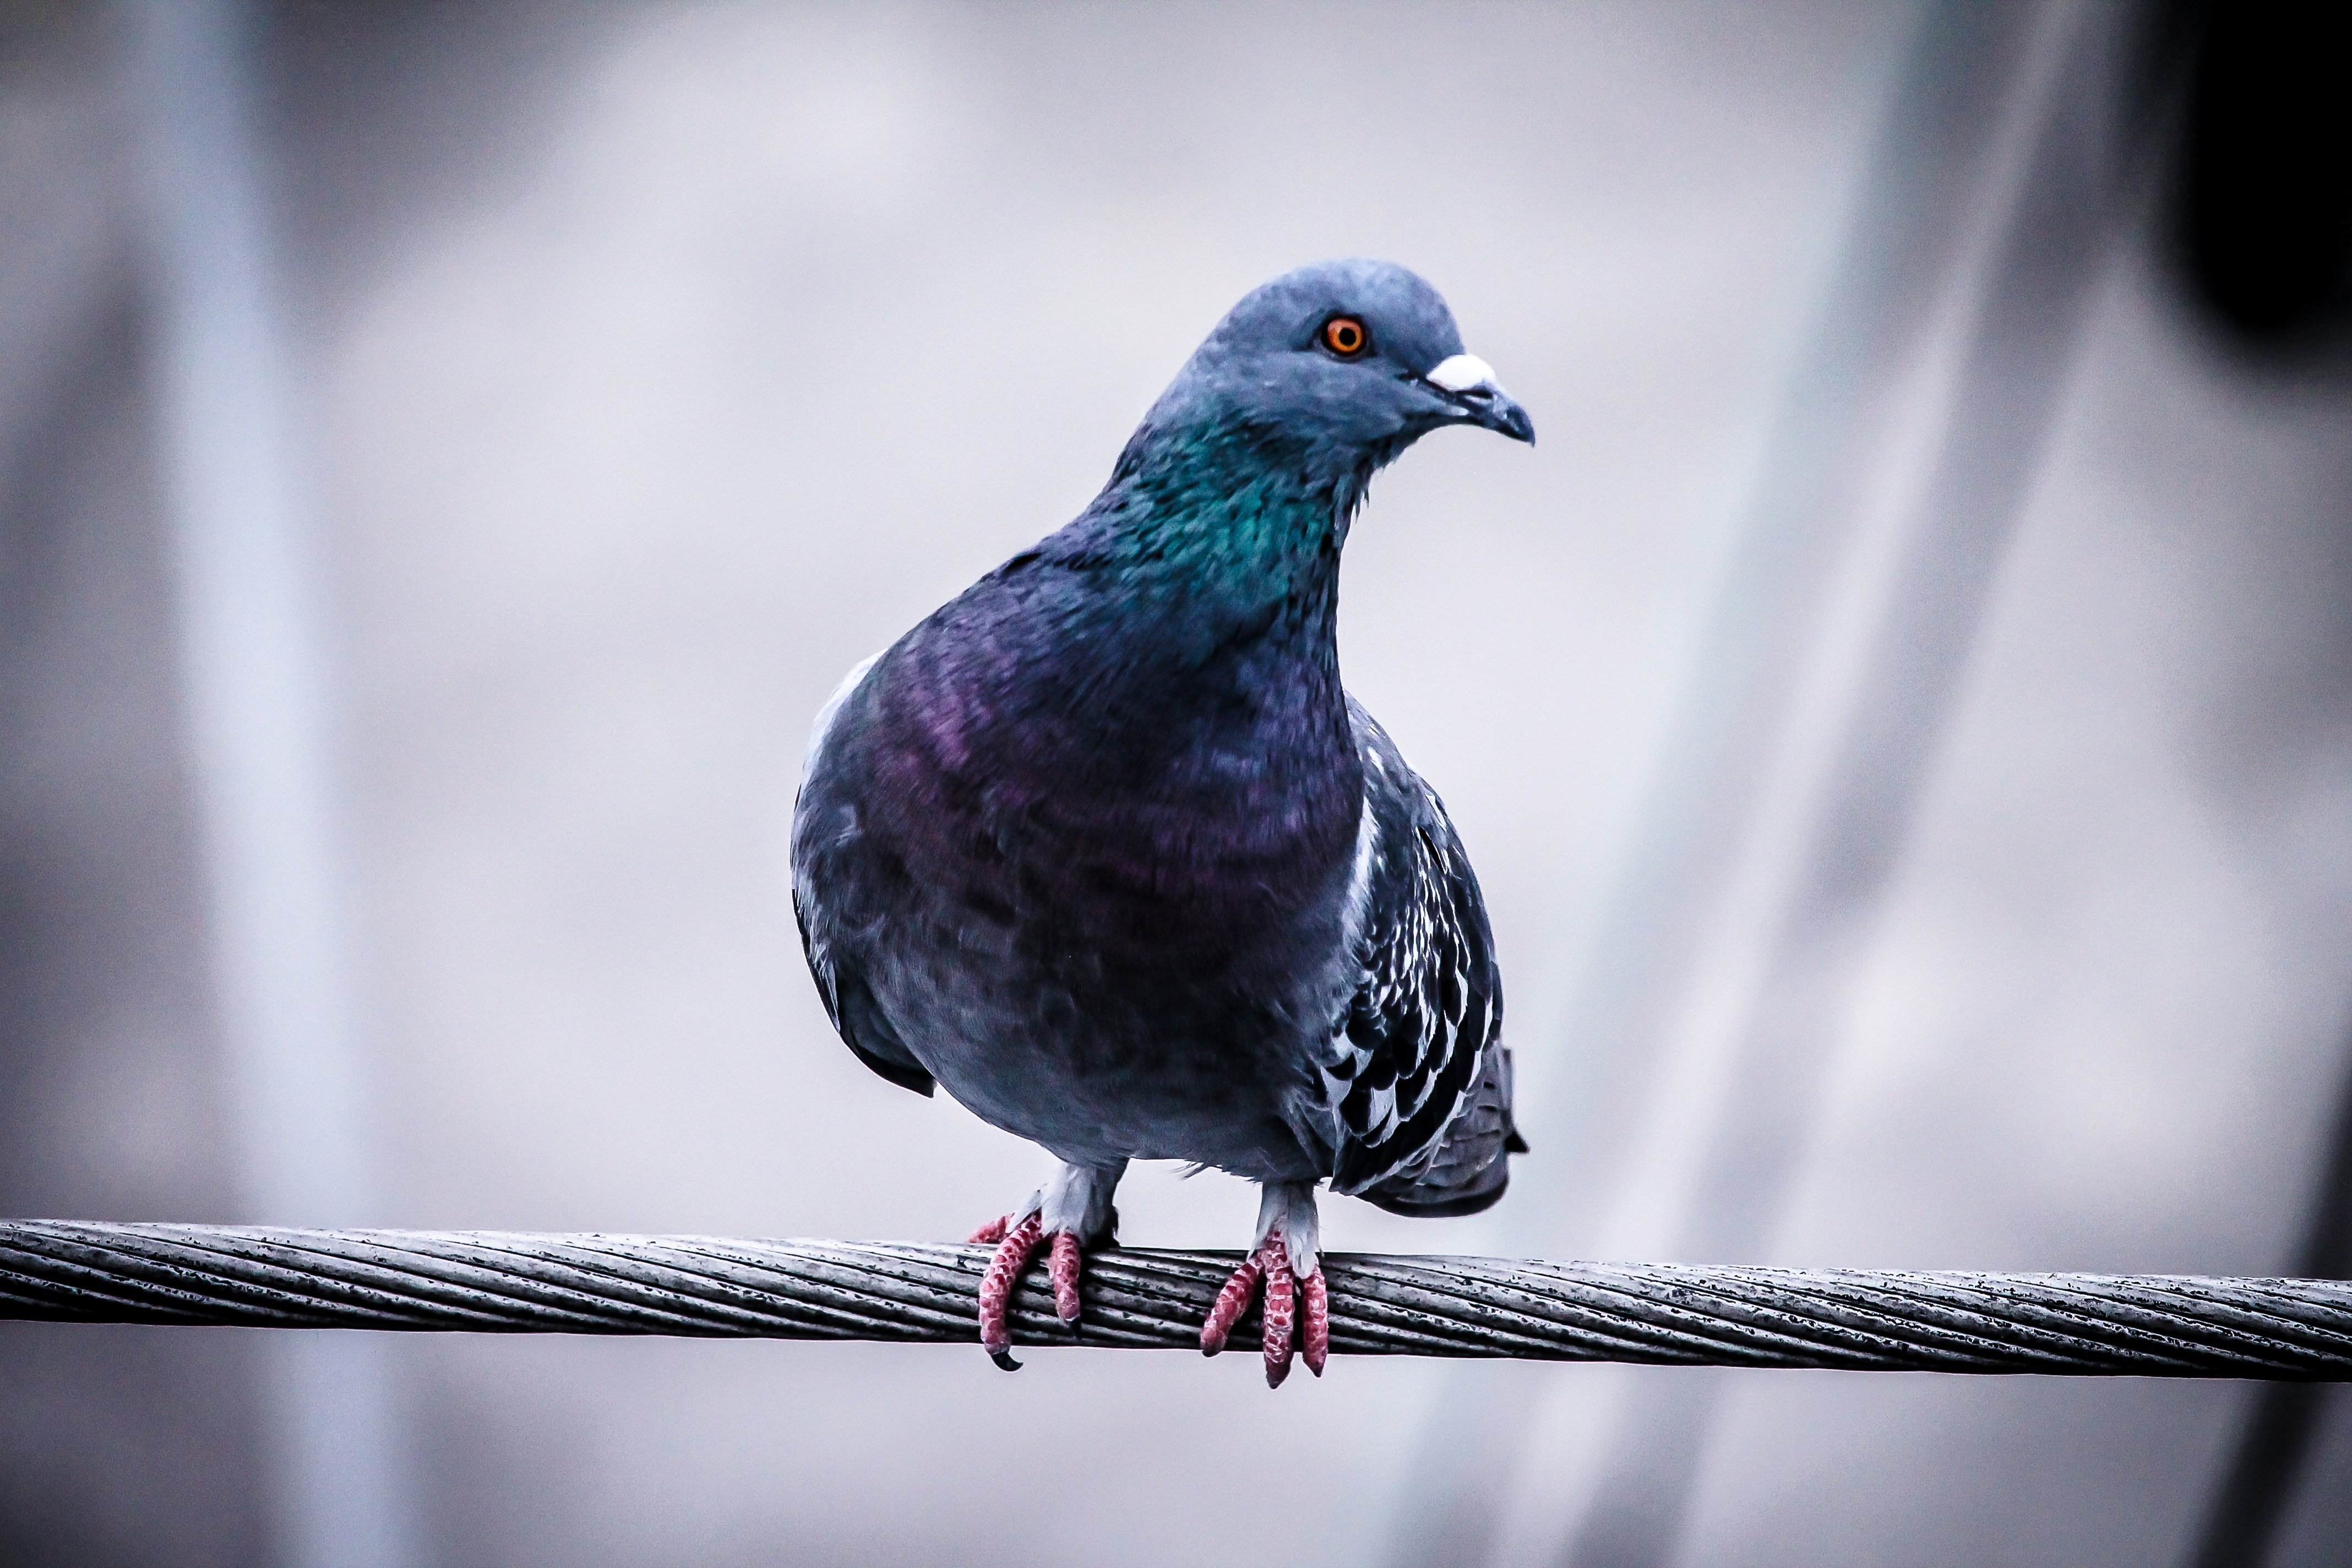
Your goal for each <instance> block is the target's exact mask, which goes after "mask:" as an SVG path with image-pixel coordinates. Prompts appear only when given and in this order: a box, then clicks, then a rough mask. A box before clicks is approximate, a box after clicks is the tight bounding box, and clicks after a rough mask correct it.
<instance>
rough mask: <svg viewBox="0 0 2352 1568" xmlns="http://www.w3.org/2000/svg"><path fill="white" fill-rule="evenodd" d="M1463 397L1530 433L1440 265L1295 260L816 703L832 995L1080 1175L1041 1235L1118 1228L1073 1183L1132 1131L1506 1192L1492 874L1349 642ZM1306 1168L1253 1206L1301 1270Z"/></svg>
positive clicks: (911, 1077) (1130, 1149)
mask: <svg viewBox="0 0 2352 1568" xmlns="http://www.w3.org/2000/svg"><path fill="white" fill-rule="evenodd" d="M1349 323H1353V326H1352V328H1350V327H1349V325H1348V324H1349ZM1453 424H1474V425H1479V426H1485V427H1487V428H1491V429H1496V430H1499V431H1502V432H1503V433H1505V434H1507V435H1510V436H1513V437H1517V438H1519V439H1523V440H1532V438H1533V437H1532V429H1531V427H1530V426H1529V425H1528V420H1527V416H1526V415H1525V414H1524V413H1523V412H1522V411H1520V409H1519V408H1518V406H1517V404H1515V403H1513V402H1511V400H1510V399H1509V398H1508V397H1507V396H1506V395H1504V394H1503V393H1502V392H1501V389H1500V388H1499V387H1497V386H1496V385H1495V384H1494V382H1493V380H1492V379H1491V376H1489V375H1488V374H1486V372H1485V367H1484V365H1483V364H1482V363H1478V362H1475V361H1474V360H1471V359H1470V358H1469V357H1468V356H1467V355H1465V354H1464V353H1463V351H1462V345H1461V339H1460V336H1459V334H1458V332H1457V331H1455V329H1454V321H1453V318H1452V315H1451V313H1450V312H1449V311H1448V310H1446V308H1445V305H1444V301H1443V300H1440V299H1439V298H1438V296H1437V295H1436V293H1435V291H1434V290H1433V289H1430V288H1429V286H1428V285H1427V284H1426V283H1423V281H1422V280H1421V279H1418V278H1415V277H1413V276H1412V274H1411V273H1409V272H1406V271H1404V270H1403V269H1402V268H1394V267H1391V266H1388V265H1386V264H1383V263H1375V262H1343V263H1332V264H1327V265H1325V266H1323V267H1319V268H1304V269H1302V270H1301V271H1299V272H1297V273H1293V274H1290V275H1288V276H1287V277H1286V278H1283V279H1277V280H1276V282H1274V283H1272V284H1269V285H1267V286H1266V287H1265V288H1264V289H1259V290H1258V291H1256V292H1255V293H1254V294H1252V295H1251V296H1250V297H1249V298H1248V299H1246V300H1244V301H1243V302H1242V303H1241V304H1240V305H1239V306H1236V307H1235V309H1234V311H1233V312H1232V313H1231V314H1230V315H1229V316H1228V317H1227V318H1226V319H1225V321H1223V322H1222V323H1220V325H1219V327H1218V328H1217V330H1216V331H1214V332H1213V333H1212V334H1211V336H1210V338H1209V340H1208V342H1205V343H1204V344H1203V345H1202V349H1201V350H1200V352H1199V353H1196V354H1195V355H1194V357H1193V359H1192V362H1191V363H1189V364H1188V365H1187V366H1186V367H1185V370H1184V372H1183V373H1182V374H1180V375H1179V377H1178V378H1177V380H1176V382H1175V384H1172V385H1171V387H1170V389H1169V391H1168V393H1167V394H1166V395H1164V396H1163V397H1162V398H1161V399H1160V402H1159V403H1158V404H1157V405H1155V406H1154V408H1153V409H1152V411H1151V413H1150V416H1147V417H1146V419H1145V421H1144V424H1143V426H1141V427H1140V428H1139V430H1138V431H1137V433H1136V436H1135V437H1134V438H1133V439H1132V440H1131V441H1130V442H1129V446H1128V447H1127V450H1126V451H1125V452H1124V453H1122V454H1121V457H1120V459H1119V462H1118V468H1117V469H1116V470H1115V471H1114V473H1113V476H1112V479H1111V481H1110V483H1109V484H1108V486H1107V487H1106V488H1105V489H1104V491H1103V492H1102V494H1101V495H1100V496H1099V497H1097V500H1095V502H1094V503H1093V504H1092V505H1090V506H1089V507H1088V508H1087V510H1086V511H1085V512H1084V513H1082V514H1081V515H1080V517H1079V518H1078V520H1077V521H1075V522H1073V523H1072V524H1070V525H1069V526H1068V527H1067V528H1066V529H1064V530H1062V531H1059V532H1057V533H1055V534H1054V535H1052V536H1050V537H1048V538H1047V539H1045V540H1044V541H1042V542H1040V543H1039V544H1038V545H1037V546H1036V547H1035V548H1034V549H1032V550H1029V551H1025V552H1022V553H1021V554H1020V555H1017V556H1015V557H1014V558H1013V560H1011V561H1009V562H1007V563H1005V564H1004V565H1003V566H1001V567H999V568H998V569H997V570H996V571H994V572H992V573H990V574H988V575H987V576H985V577H983V578H982V580H981V581H980V582H979V583H977V584H973V586H972V587H971V589H970V590H968V591H967V592H966V593H965V594H963V595H961V596H959V597H958V598H957V599H956V600H954V601H952V602H951V603H950V604H949V605H945V606H943V607H942V608H941V609H940V611H938V612H937V613H936V614H934V615H933V616H929V617H928V618H927V619H926V620H925V621H923V622H922V623H921V624H920V625H919V626H916V627H915V628H914V629H913V630H912V631H910V632H909V633H908V635H907V636H906V637H903V638H901V639H900V640H899V641H898V643H896V644H894V645H893V646H892V647H890V648H888V649H887V650H886V651H885V652H884V653H883V654H881V655H879V656H877V658H876V659H873V660H869V661H868V662H867V664H866V665H865V666H861V667H860V668H858V669H857V670H856V671H854V672H853V673H852V675H851V677H850V679H848V680H847V681H845V683H844V685H843V688H842V689H841V691H840V692H839V693H837V694H836V696H835V700H834V701H833V702H832V703H831V704H829V705H828V707H827V709H826V710H825V712H824V715H823V716H821V717H820V719H819V721H818V724H817V726H816V730H815V732H814V736H813V739H812V745H811V750H810V756H809V763H808V766H807V769H806V772H805V773H804V776H803V787H802V791H801V795H800V797H799V800H798V803H797V805H796V810H795V816H794V822H793V900H794V906H795V910H796V911H797V913H798V916H799V920H800V926H801V933H802V938H803V943H804V945H805V948H806V952H807V957H808V962H809V966H810V969H811V972H812V973H813V974H814V976H815V979H816V983H817V986H818V990H819V992H820V993H821V994H822V995H823V996H824V1003H825V1005H826V1008H827V1011H828V1013H829V1015H830V1016H831V1017H832V1020H833V1023H834V1025H835V1028H836V1029H838V1030H839V1032H840V1033H841V1036H842V1037H843V1039H844V1040H845V1041H846V1042H847V1043H848V1045H849V1046H850V1047H851V1049H853V1050H854V1051H856V1053H857V1055H858V1056H859V1057H860V1058H861V1059H863V1060H864V1061H865V1062H866V1064H867V1065H868V1066H869V1067H871V1068H874V1070H875V1071H877V1073H879V1074H881V1075H882V1076H883V1077H885V1078H887V1079H890V1080H892V1081H893V1082H896V1083H898V1084H902V1085H904V1086H906V1087H908V1088H910V1089H917V1090H919V1091H920V1092H923V1093H927V1094H928V1093H929V1092H930V1091H931V1089H932V1087H933V1085H934V1083H935V1082H936V1083H939V1084H943V1085H945V1086H946V1087H947V1089H949V1091H950V1093H951V1094H952V1095H954V1097H955V1098H956V1099H957V1100H960V1101H961V1102H962V1103H963V1104H965V1105H966V1106H968V1107H969V1108H971V1110H974V1111H975V1112H977V1113H978V1114H979V1115H981V1116H982V1117H983V1118H984V1119H986V1120H988V1121H992V1122H993V1123H995V1124H996V1125H998V1126H1000V1127H1003V1128H1004V1129H1006V1130H1008V1131H1013V1132H1015V1133H1017V1134H1019V1135H1021V1136H1023V1137H1026V1138H1029V1139H1032V1140H1034V1141H1035V1142H1039V1143H1041V1144H1043V1145H1044V1146H1045V1147H1046V1148H1047V1149H1049V1150H1051V1151H1052V1152H1054V1153H1055V1154H1056V1155H1057V1156H1059V1157H1060V1158H1061V1159H1062V1160H1064V1161H1065V1162H1067V1163H1068V1165H1069V1166H1070V1167H1071V1168H1072V1169H1073V1172H1074V1173H1078V1174H1083V1173H1092V1174H1091V1175H1090V1176H1087V1177H1086V1179H1085V1180H1078V1179H1077V1174H1074V1175H1073V1177H1072V1178H1071V1184H1066V1185H1068V1187H1069V1191H1070V1192H1071V1193H1073V1194H1076V1195H1073V1196H1070V1197H1068V1198H1067V1199H1066V1201H1065V1200H1063V1199H1059V1198H1055V1196H1054V1195H1053V1193H1052V1192H1049V1193H1047V1194H1041V1197H1040V1198H1039V1199H1036V1200H1033V1205H1032V1212H1034V1210H1035V1209H1036V1208H1037V1207H1038V1206H1039V1205H1043V1207H1044V1210H1045V1220H1046V1221H1047V1222H1048V1223H1047V1226H1046V1228H1047V1229H1048V1231H1051V1230H1052V1229H1053V1228H1054V1226H1055V1225H1057V1224H1058V1225H1061V1226H1064V1228H1068V1229H1071V1230H1072V1231H1073V1232H1075V1233H1078V1234H1081V1235H1082V1236H1083V1237H1084V1239H1087V1240H1089V1241H1091V1240H1096V1239H1099V1236H1098V1235H1097V1234H1087V1231H1090V1230H1097V1229H1098V1225H1097V1222H1096V1221H1095V1220H1093V1219H1081V1218H1079V1217H1077V1216H1078V1214H1079V1212H1080V1210H1081V1209H1083V1210H1084V1212H1085V1214H1086V1215H1096V1214H1097V1213H1099V1214H1101V1215H1108V1212H1109V1211H1108V1193H1109V1190H1110V1187H1111V1186H1112V1185H1113V1184H1115V1183H1116V1181H1117V1179H1118V1171H1120V1170H1121V1169H1123V1168H1124V1165H1125V1163H1126V1162H1127V1161H1128V1160H1129V1159H1179V1160H1186V1161H1192V1162H1196V1163H1202V1164H1207V1165H1213V1166H1218V1167H1221V1168H1223V1169H1225V1170H1229V1171H1232V1172H1234V1173H1236V1174H1239V1175H1243V1176H1244V1177H1247V1178H1250V1179H1252V1180H1255V1181H1258V1182H1262V1183H1266V1184H1270V1191H1271V1190H1272V1188H1273V1187H1274V1186H1280V1187H1281V1188H1282V1189H1283V1190H1284V1191H1285V1192H1289V1193H1304V1192H1306V1191H1307V1188H1309V1187H1311V1185H1312V1184H1315V1183H1317V1182H1319V1181H1322V1180H1326V1179H1328V1180H1329V1181H1330V1182H1331V1183H1332V1184H1333V1185H1334V1187H1335V1188H1336V1189H1337V1190H1339V1191H1341V1192H1346V1193H1352V1194H1358V1195H1360V1196H1363V1197H1365V1198H1367V1199H1369V1200H1370V1201H1371V1202H1373V1203H1376V1204H1379V1205H1382V1206H1384V1207H1388V1208H1391V1209H1394V1210H1396V1211H1398V1212H1400V1213H1406V1214H1419V1215H1446V1214H1457V1213H1467V1212H1472V1211H1475V1210H1476V1209H1479V1208H1483V1207H1485V1206H1486V1205H1488V1204H1490V1203H1492V1202H1494V1201H1495V1199H1496V1197H1498V1196H1499V1195H1500V1194H1501V1193H1502V1191H1503V1188H1504V1186H1505V1184H1506V1183H1507V1179H1508V1164H1507V1155H1508V1153H1509V1152H1512V1151H1515V1150H1517V1149H1521V1148H1523V1147H1524V1145H1522V1144H1520V1143H1519V1142H1518V1141H1517V1135H1516V1133H1515V1132H1514V1131H1513V1128H1512V1123H1511V1113H1510V1099H1511V1070H1510V1058H1509V1055H1508V1052H1507V1050H1506V1048H1505V1047H1504V1046H1503V1044H1502V1037H1501V1028H1502V992H1501V984H1500V978H1499V974H1498V973H1497V970H1496V963H1495V959H1494V952H1493V939H1492V934H1491V932H1490V931H1489V929H1488V924H1487V919H1486V909H1485V906H1484V903H1483V901H1482V900H1481V898H1480V895H1479V891H1478V886H1477V881H1476V879H1475V877H1474V876H1473V875H1472V873H1471V870H1470V866H1469V861H1468V858H1467V857H1466V856H1465V853H1464V850H1463V847H1462V844H1461V841H1460V839H1459V838H1458V837H1457V836H1456V835H1455V833H1454V826H1453V824H1452V823H1451V822H1450V821H1449V820H1448V818H1447V816H1446V814H1445V810H1444V805H1442V804H1441V803H1440V802H1439V800H1438V798H1437V796H1436V795H1435V794H1434V793H1433V791H1431V790H1430V788H1429V787H1428V785H1427V784H1424V783H1423V781H1422V780H1421V779H1420V777H1419V776H1418V775H1417V774H1415V773H1413V772H1412V769H1411V768H1410V767H1408V766H1407V765H1406V764H1405V762H1404V759H1403V758H1402V755H1401V754H1400V753H1399V752H1398V751H1397V749H1396V747H1395V746H1394V745H1393V743H1391V741H1390V740H1389V738H1388V736H1387V735H1386V734H1385V733H1384V732H1383V731H1381V728H1380V726H1379V725H1378V724H1377V723H1375V722H1374V721H1372V719H1371V718H1370V715H1369V714H1368V713H1366V712H1365V711H1364V710H1363V709H1362V708H1361V707H1360V705H1358V704H1356V703H1355V702H1354V701H1353V700H1352V699H1350V698H1349V697H1348V696H1347V694H1346V693H1345V691H1344V690H1343V689H1342V688H1341V686H1340V683H1339V671H1338V651H1337V642H1336V626H1337V605H1338V598H1337V595H1338V573H1339V554H1340V547H1341V545H1342V544H1343V543H1344V542H1345V539H1346V536H1347V531H1348V529H1349V525H1350V523H1351V521H1352V520H1353V517H1354V514H1355V511H1356V509H1357V507H1358V505H1359V504H1360V501H1361V500H1362V498H1363V494H1364V489H1365V486H1366V485H1367V483H1368V482H1369V480H1370V477H1371V475H1372V473H1373V472H1374V471H1376V470H1377V469H1378V468H1380V467H1381V465H1382V464H1384V463H1386V462H1388V461H1390V460H1391V459H1392V458H1394V457H1396V456H1397V455H1398V454H1399V453H1400V452H1402V450H1403V449H1404V448H1405V447H1407V446H1409V445H1410V444H1411V443H1412V441H1413V440H1414V439H1417V438H1418V437H1420V436H1421V435H1423V434H1424V433H1426V432H1427V431H1428V430H1431V429H1434V428H1437V427H1440V426H1444V425H1453ZM1060 1190H1061V1189H1059V1188H1056V1189H1054V1191H1060ZM1272 1201H1273V1200H1272V1199H1271V1198H1270V1200H1269V1202H1270V1203H1272ZM1284 1202H1286V1203H1289V1202H1291V1200H1290V1199H1287V1198H1286V1199H1285V1200H1284ZM1304 1202H1305V1203H1306V1205H1307V1206H1306V1208H1305V1210H1304V1211H1300V1210H1298V1209H1297V1205H1296V1203H1292V1206H1291V1207H1290V1208H1289V1209H1282V1208H1281V1206H1280V1205H1275V1208H1274V1209H1271V1210H1270V1211H1269V1212H1270V1213H1274V1214H1276V1216H1277V1220H1278V1217H1279V1215H1280V1214H1284V1213H1287V1214H1291V1215H1293V1217H1292V1219H1291V1220H1290V1222H1289V1224H1290V1228H1291V1230H1292V1231H1293V1233H1294V1243H1295V1245H1294V1251H1298V1252H1303V1255H1304V1258H1305V1268H1303V1269H1302V1275H1303V1274H1304V1272H1305V1269H1309V1268H1311V1267H1312V1258H1313V1248H1314V1240H1313V1237H1312V1234H1311V1233H1312V1218H1311V1214H1312V1203H1311V1193H1308V1194H1307V1196H1306V1198H1305V1199H1304ZM1060 1210H1066V1211H1067V1212H1066V1213H1060V1214H1059V1217H1057V1213H1058V1211H1060ZM1272 1223H1276V1221H1262V1227H1261V1228H1262V1230H1263V1229H1264V1228H1265V1226H1266V1225H1267V1224H1272Z"/></svg>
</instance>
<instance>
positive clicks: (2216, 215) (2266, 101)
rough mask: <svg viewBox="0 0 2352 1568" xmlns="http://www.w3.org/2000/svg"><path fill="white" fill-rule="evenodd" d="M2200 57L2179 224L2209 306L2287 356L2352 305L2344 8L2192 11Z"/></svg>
mask: <svg viewBox="0 0 2352 1568" xmlns="http://www.w3.org/2000/svg"><path fill="white" fill-rule="evenodd" d="M2178 36H2179V38H2180V39H2181V40H2182V41H2183V42H2184V43H2186V44H2187V45H2188V47H2189V48H2191V49H2192V50H2193V51H2194V54H2193V57H2192V61H2191V64H2190V67H2189V101H2188V105H2187V112H2186V113H2185V114H2184V115H2183V117H2182V121H2181V137H2182V140H2181V145H2180V152H2179V159H2180V166H2179V172H2178V174H2179V190H2178V195H2177V201H2178V221H2179V225H2180V242H2181V247H2182V252H2183V257H2184V259H2185V260H2186V262H2187V265H2188V270H2189V278H2190V280H2191V283H2192V285H2193V288H2194V289H2195V292H2196V295H2197V297H2198V299H2199V300H2200V302H2201V303H2202V304H2203V305H2204V306H2205V307H2206V309H2208V310H2210V311H2211V312H2212V313H2213V314H2214V315H2215V316H2216V317H2218V318H2219V319H2220V320H2221V321H2222V322H2224V323H2226V324H2227V325H2228V326H2229V327H2230V328H2231V329H2232V330H2233V331H2236V332H2238V333H2241V334H2242V335H2243V336H2244V337H2245V338H2247V339H2249V340H2251V341H2252V342H2256V343H2258V344H2262V345H2265V346H2273V347H2279V346H2285V345H2287V344H2290V343H2293V342H2299V341H2302V340H2305V339H2308V338H2310V337H2313V336H2315V335H2320V334H2324V333H2327V332H2330V331H2333V330H2335V329H2336V328H2337V327H2339V326H2340V325H2341V324H2342V322H2343V320H2344V317H2345V313H2346V308H2347V305H2348V304H2352V28H2347V26H2346V23H2345V17H2344V16H2343V15H2342V13H2341V11H2340V9H2339V8H2337V7H2336V6H2330V5H2316V4H2309V3H2305V0H2240V3H2237V4H2228V5H2213V4H2203V5H2189V6H2188V7H2186V8H2185V16H2184V18H2183V22H2182V25H2181V26H2179V28H2178Z"/></svg>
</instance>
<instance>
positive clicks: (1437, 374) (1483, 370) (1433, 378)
mask: <svg viewBox="0 0 2352 1568" xmlns="http://www.w3.org/2000/svg"><path fill="white" fill-rule="evenodd" d="M1422 379H1423V381H1426V382H1428V383H1429V384H1431V385H1432V386H1442V387H1444V389H1445V390H1446V391H1448V392H1463V391H1466V390H1468V389H1469V388H1471V387H1474V386H1477V385H1480V384H1491V383H1492V382H1493V381H1494V379H1495V367H1494V366H1493V365H1490V364H1488V363H1486V361H1485V360H1482V359H1480V358H1479V357H1478V356H1477V355H1476V354H1455V355H1454V357H1453V358H1452V359H1449V360H1444V361H1442V362H1440V363H1438V365H1437V366H1436V367H1435V368H1434V369H1433V370H1432V371H1431V372H1430V373H1429V374H1427V375H1425V376H1423V377H1422Z"/></svg>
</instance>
